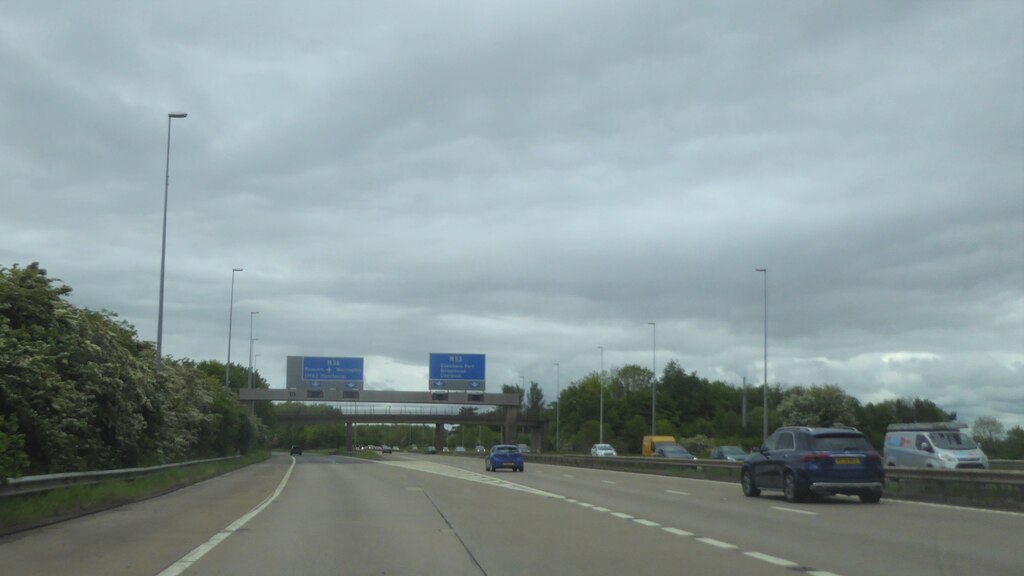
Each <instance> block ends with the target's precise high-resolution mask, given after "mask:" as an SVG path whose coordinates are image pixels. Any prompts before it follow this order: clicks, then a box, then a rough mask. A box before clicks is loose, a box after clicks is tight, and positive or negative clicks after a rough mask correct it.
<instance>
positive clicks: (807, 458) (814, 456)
mask: <svg viewBox="0 0 1024 576" xmlns="http://www.w3.org/2000/svg"><path fill="white" fill-rule="evenodd" d="M831 457H832V455H831V454H829V453H828V452H810V453H807V454H803V455H801V456H800V461H801V462H820V461H822V460H828V459H829V458H831Z"/></svg>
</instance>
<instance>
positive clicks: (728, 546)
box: [697, 538, 738, 550]
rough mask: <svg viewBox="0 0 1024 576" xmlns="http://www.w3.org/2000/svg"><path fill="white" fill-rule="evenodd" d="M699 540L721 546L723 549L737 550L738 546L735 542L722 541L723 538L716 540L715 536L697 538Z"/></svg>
mask: <svg viewBox="0 0 1024 576" xmlns="http://www.w3.org/2000/svg"><path fill="white" fill-rule="evenodd" d="M697 541H698V542H703V543H705V544H710V545H711V546H714V547H716V548H721V549H723V550H735V549H736V548H738V546H736V545H735V544H729V543H728V542H722V541H721V540H715V539H714V538H697Z"/></svg>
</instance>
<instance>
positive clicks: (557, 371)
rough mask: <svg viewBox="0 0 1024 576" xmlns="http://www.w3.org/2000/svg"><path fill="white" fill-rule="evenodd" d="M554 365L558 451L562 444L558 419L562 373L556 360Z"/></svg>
mask: <svg viewBox="0 0 1024 576" xmlns="http://www.w3.org/2000/svg"><path fill="white" fill-rule="evenodd" d="M554 366H555V452H558V450H559V447H560V446H561V445H562V428H561V422H560V421H559V420H560V419H559V414H561V412H562V398H561V396H562V374H561V366H560V365H559V364H558V362H555V363H554Z"/></svg>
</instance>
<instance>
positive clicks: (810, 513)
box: [772, 506, 818, 516]
mask: <svg viewBox="0 0 1024 576" xmlns="http://www.w3.org/2000/svg"><path fill="white" fill-rule="evenodd" d="M772 508H774V509H776V510H782V511H783V512H792V513H794V514H806V515H808V516H817V515H818V513H817V512H808V511H807V510H797V509H796V508H783V507H782V506H772Z"/></svg>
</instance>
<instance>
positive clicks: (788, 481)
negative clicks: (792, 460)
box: [782, 470, 803, 502]
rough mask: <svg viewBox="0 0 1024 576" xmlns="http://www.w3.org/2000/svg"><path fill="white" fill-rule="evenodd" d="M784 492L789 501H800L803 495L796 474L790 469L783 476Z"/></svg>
mask: <svg viewBox="0 0 1024 576" xmlns="http://www.w3.org/2000/svg"><path fill="white" fill-rule="evenodd" d="M782 494H783V495H784V496H785V497H786V501H787V502H799V501H800V499H801V497H802V496H803V495H802V494H801V493H800V487H799V486H798V485H797V483H796V476H794V475H793V473H792V472H790V471H788V470H787V471H786V474H785V476H783V477H782Z"/></svg>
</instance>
